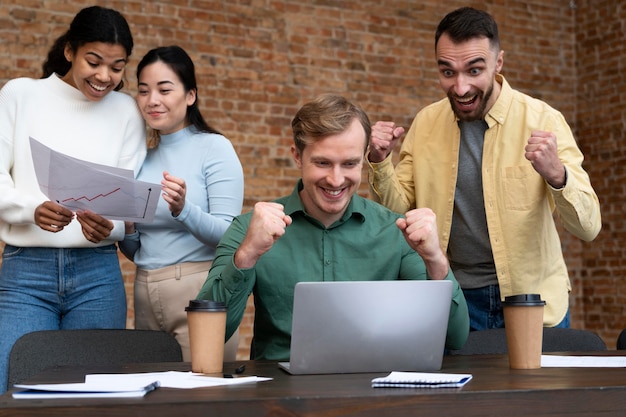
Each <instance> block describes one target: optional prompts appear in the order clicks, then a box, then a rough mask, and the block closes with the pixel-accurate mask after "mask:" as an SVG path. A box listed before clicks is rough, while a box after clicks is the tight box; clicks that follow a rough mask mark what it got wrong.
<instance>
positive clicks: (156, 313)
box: [120, 46, 244, 361]
mask: <svg viewBox="0 0 626 417" xmlns="http://www.w3.org/2000/svg"><path fill="white" fill-rule="evenodd" d="M137 79H138V82H139V86H138V93H137V97H136V101H137V104H138V106H139V109H140V111H141V113H142V115H143V117H144V119H145V120H146V123H147V124H148V126H149V127H150V128H151V130H152V131H151V132H150V133H151V135H149V139H148V147H149V151H148V155H147V157H146V160H145V162H144V164H143V166H142V168H141V170H140V172H139V175H138V179H139V180H142V181H147V182H153V183H157V182H159V181H160V183H161V187H162V191H163V193H162V199H160V200H159V204H158V206H157V210H156V215H155V218H154V222H153V223H150V224H144V223H141V224H132V223H127V225H126V237H125V239H124V241H123V242H121V243H120V249H121V251H122V253H124V255H126V257H127V258H128V259H130V260H132V261H133V262H134V263H135V265H136V266H137V275H136V278H135V288H134V290H135V293H134V294H135V296H134V299H135V300H134V301H135V327H136V328H138V329H153V330H163V331H167V332H169V333H172V334H173V335H174V336H175V337H176V339H177V340H178V342H179V343H180V345H181V348H182V350H183V360H186V361H189V360H190V352H189V334H188V329H187V317H186V313H185V306H186V305H187V304H188V302H189V300H190V299H194V298H196V295H197V294H198V291H199V290H200V288H201V287H202V285H203V284H204V281H205V279H206V277H207V274H208V271H209V269H210V267H211V264H212V261H213V258H214V256H215V247H216V245H217V243H218V242H219V240H220V239H221V237H222V235H223V234H224V232H225V231H226V229H227V228H228V226H229V225H230V222H231V221H232V219H233V217H235V216H237V215H238V214H240V213H241V209H242V204H243V186H244V185H243V184H244V183H243V170H242V168H241V163H240V162H239V159H238V157H237V154H236V153H235V150H234V149H233V146H232V144H231V143H230V141H229V140H228V139H226V138H225V137H224V136H222V135H221V134H220V133H219V132H217V131H216V130H215V129H213V128H211V127H210V126H209V125H208V124H207V123H206V122H205V120H204V118H203V117H202V115H201V113H200V110H199V109H198V89H197V85H196V78H195V70H194V64H193V62H192V60H191V58H190V57H189V55H187V53H186V52H185V51H184V50H183V49H182V48H180V47H178V46H168V47H159V48H156V49H153V50H151V51H149V52H148V53H147V54H146V55H145V56H144V57H143V59H142V60H141V62H140V63H139V65H138V67H137ZM233 343H234V344H235V345H236V338H235V340H234V341H233Z"/></svg>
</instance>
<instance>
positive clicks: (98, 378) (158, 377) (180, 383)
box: [85, 371, 272, 389]
mask: <svg viewBox="0 0 626 417" xmlns="http://www.w3.org/2000/svg"><path fill="white" fill-rule="evenodd" d="M271 379H272V378H266V377H259V376H236V377H233V378H219V377H212V376H206V375H204V374H199V373H194V372H178V371H166V372H149V373H137V374H90V375H87V376H86V377H85V382H86V383H93V382H97V383H106V384H110V385H113V386H114V385H115V384H117V383H124V382H125V381H133V383H137V384H140V385H141V384H148V383H150V381H159V382H160V384H161V387H164V388H184V389H188V388H201V387H215V386H219V385H237V384H245V383H251V382H262V381H269V380H271Z"/></svg>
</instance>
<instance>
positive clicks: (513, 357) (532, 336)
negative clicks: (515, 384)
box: [502, 294, 546, 369]
mask: <svg viewBox="0 0 626 417" xmlns="http://www.w3.org/2000/svg"><path fill="white" fill-rule="evenodd" d="M545 305H546V302H545V301H543V300H541V296H540V295H539V294H519V295H513V296H509V297H505V299H504V301H503V302H502V307H503V309H504V327H505V332H506V343H507V347H508V350H509V367H510V368H511V369H537V368H541V345H542V342H543V310H544V306H545Z"/></svg>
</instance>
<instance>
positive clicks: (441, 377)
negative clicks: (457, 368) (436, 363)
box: [372, 372, 472, 388]
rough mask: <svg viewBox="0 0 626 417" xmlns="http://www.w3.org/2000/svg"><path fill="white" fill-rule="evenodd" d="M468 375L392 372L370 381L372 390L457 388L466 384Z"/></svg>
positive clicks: (470, 377)
mask: <svg viewBox="0 0 626 417" xmlns="http://www.w3.org/2000/svg"><path fill="white" fill-rule="evenodd" d="M470 379H472V375H470V374H436V373H426V372H392V373H390V374H389V375H387V376H384V377H380V378H374V379H372V387H373V388H458V387H462V386H463V385H465V384H467V383H468V382H469V381H470Z"/></svg>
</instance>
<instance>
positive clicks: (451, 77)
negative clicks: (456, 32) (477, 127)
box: [436, 34, 504, 121]
mask: <svg viewBox="0 0 626 417" xmlns="http://www.w3.org/2000/svg"><path fill="white" fill-rule="evenodd" d="M436 54H437V65H438V68H439V84H440V85H441V88H442V89H443V91H444V92H445V93H446V94H447V95H448V99H449V100H450V105H451V106H452V110H453V111H454V113H455V114H456V116H457V117H458V118H459V119H460V120H463V121H474V120H481V119H483V118H484V117H485V115H486V114H487V112H488V111H489V109H491V107H492V106H493V104H494V103H495V102H496V100H497V98H498V95H499V94H500V84H499V83H498V82H496V80H495V77H496V74H497V73H499V72H500V70H501V69H502V64H503V62H504V58H503V57H504V52H503V51H500V50H494V48H492V47H491V44H490V42H489V39H488V38H486V37H480V38H472V39H470V40H467V41H464V42H461V43H454V42H453V41H452V40H451V39H450V37H449V36H448V35H447V34H443V35H442V36H441V38H440V39H439V41H438V43H437V50H436Z"/></svg>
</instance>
